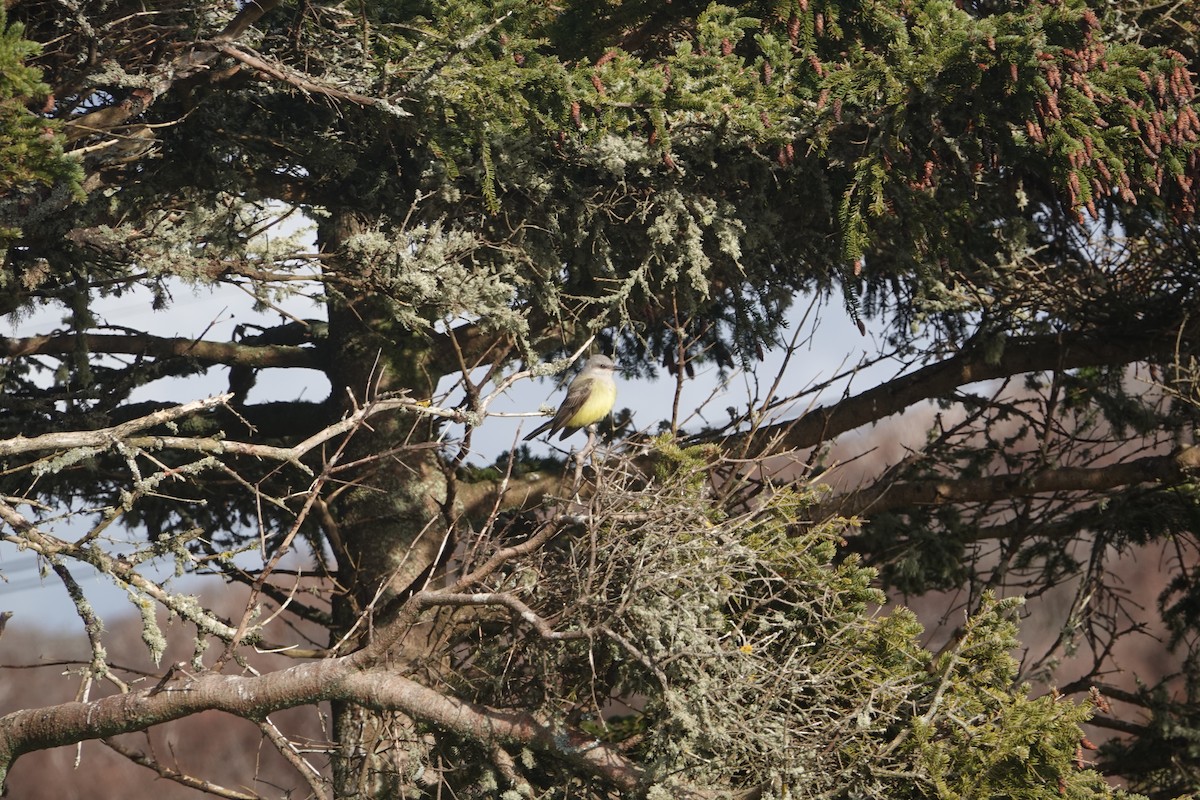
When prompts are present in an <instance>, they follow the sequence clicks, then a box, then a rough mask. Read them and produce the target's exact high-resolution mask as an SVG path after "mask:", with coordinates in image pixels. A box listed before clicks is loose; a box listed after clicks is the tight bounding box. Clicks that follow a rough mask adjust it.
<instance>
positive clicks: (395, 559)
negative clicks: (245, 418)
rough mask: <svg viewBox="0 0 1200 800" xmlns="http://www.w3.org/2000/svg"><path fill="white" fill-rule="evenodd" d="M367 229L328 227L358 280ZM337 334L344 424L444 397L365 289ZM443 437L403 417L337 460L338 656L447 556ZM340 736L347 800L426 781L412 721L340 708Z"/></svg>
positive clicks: (341, 300) (335, 307)
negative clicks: (380, 404)
mask: <svg viewBox="0 0 1200 800" xmlns="http://www.w3.org/2000/svg"><path fill="white" fill-rule="evenodd" d="M360 229H361V223H360V221H359V220H358V219H357V218H356V217H355V216H354V215H353V214H351V213H348V212H342V213H339V214H337V215H336V216H335V217H333V218H332V219H331V220H329V221H328V222H327V223H326V224H325V225H323V226H322V227H321V230H320V236H321V242H320V244H321V248H322V250H323V251H324V252H326V253H329V254H331V255H332V261H331V263H332V264H333V268H334V269H337V270H339V271H341V272H342V273H343V274H356V273H357V272H358V267H359V265H356V264H352V263H345V262H339V259H338V255H337V254H338V253H340V252H344V247H343V246H344V244H345V242H346V240H347V238H348V237H349V236H352V235H354V234H355V233H357V232H359V230H360ZM329 330H330V338H331V351H332V352H334V353H337V354H338V357H337V358H336V359H334V363H333V364H331V365H330V371H329V378H330V383H331V385H332V387H333V390H332V391H333V398H332V400H333V402H331V403H330V407H331V409H333V410H334V413H336V414H339V415H345V414H348V413H351V412H352V411H353V410H354V408H355V406H358V405H361V404H362V403H363V402H364V401H365V400H366V399H367V398H369V397H374V396H377V395H379V394H383V393H388V392H396V391H407V392H409V393H410V395H409V396H410V397H412V398H414V399H416V400H429V399H430V398H431V397H432V396H433V392H434V390H435V388H436V384H437V380H436V377H432V376H430V375H429V374H428V373H427V372H426V365H427V363H428V361H429V358H430V354H429V352H430V351H429V345H428V343H427V342H425V341H422V340H421V339H420V338H419V337H417V336H414V335H413V334H412V333H411V332H409V331H407V330H404V329H402V328H400V327H399V326H398V325H396V323H395V322H394V314H392V313H391V310H390V307H389V301H388V299H387V298H386V297H382V296H379V295H377V294H373V293H371V292H370V291H369V290H363V291H360V292H359V293H357V294H354V295H349V294H346V295H341V296H337V297H334V298H332V299H331V300H330V302H329ZM335 421H336V420H332V419H331V420H330V422H331V423H332V422H335ZM436 435H437V429H436V423H435V422H434V421H432V420H430V419H429V418H424V417H420V416H418V415H415V414H411V413H404V412H397V413H395V414H390V415H386V416H381V417H379V418H376V419H373V420H372V423H371V426H370V429H369V432H368V431H363V432H360V433H359V434H358V435H357V436H353V437H352V438H350V439H349V440H348V441H346V442H345V446H344V449H343V450H342V452H341V453H340V454H339V456H338V457H339V458H340V460H341V461H342V463H344V464H346V465H348V469H347V470H346V472H345V473H343V474H341V475H340V476H339V477H341V478H342V479H343V482H342V483H341V485H340V486H339V487H338V488H337V489H336V490H335V493H334V495H333V496H332V497H331V502H330V504H329V508H330V511H331V515H330V517H329V518H328V520H327V523H326V524H327V527H329V526H335V527H336V531H329V530H327V533H329V534H330V538H331V541H334V542H336V543H337V544H336V545H335V550H337V551H338V552H336V556H337V558H338V582H339V586H340V587H341V590H340V591H339V592H338V593H337V594H335V596H334V601H333V622H334V624H333V628H332V631H331V639H330V646H331V647H338V646H341V647H342V648H343V651H344V649H345V648H346V647H347V646H353V645H354V644H356V643H357V644H361V643H364V642H365V641H367V640H368V637H369V636H370V634H371V629H372V620H371V616H372V614H373V613H374V612H375V611H376V610H377V609H379V608H382V607H383V606H384V605H386V604H387V603H389V602H391V601H393V600H395V599H397V598H398V597H401V596H403V595H404V594H406V593H409V592H411V591H412V590H413V588H414V586H415V585H416V584H418V583H419V581H420V580H421V579H422V577H423V576H426V575H427V574H428V573H429V572H430V571H431V570H432V569H433V567H434V565H435V562H436V561H437V558H438V555H439V553H440V552H441V551H442V548H443V546H444V545H445V537H446V527H445V525H444V524H442V522H441V511H442V503H444V501H445V497H446V479H445V475H444V473H443V472H442V470H441V467H440V464H439V463H438V457H437V454H436V451H435V450H433V449H431V448H429V447H426V446H424V445H426V444H427V443H429V442H433V441H435V439H436ZM416 588H419V586H417V587H416ZM417 638H418V639H420V637H417ZM390 656H391V658H392V659H393V660H394V661H397V662H400V663H403V664H407V665H414V664H418V663H421V662H423V661H425V660H427V659H428V658H429V656H430V653H429V652H428V651H427V649H425V648H424V647H422V643H421V642H420V641H414V639H413V637H404V638H402V639H400V640H399V641H398V643H397V645H396V647H395V648H393V652H392V653H391V654H390ZM333 729H334V738H335V740H336V745H337V749H336V750H335V755H334V759H333V784H334V793H335V796H336V797H338V798H385V797H387V798H390V797H397V796H403V795H404V791H405V788H406V787H408V786H411V778H412V776H413V775H414V774H415V773H417V772H418V771H419V770H418V769H417V768H416V766H415V765H414V763H413V761H414V758H420V750H421V742H422V739H421V737H420V736H419V734H418V733H417V732H416V731H415V730H414V728H413V725H412V721H411V719H409V718H408V717H407V716H405V715H403V714H400V713H394V712H390V711H381V710H380V709H379V708H376V707H368V706H365V705H362V704H359V703H354V702H346V701H335V702H334V703H333Z"/></svg>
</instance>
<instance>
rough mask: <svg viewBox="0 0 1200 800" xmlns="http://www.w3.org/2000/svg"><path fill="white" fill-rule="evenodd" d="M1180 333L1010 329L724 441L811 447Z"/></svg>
mask: <svg viewBox="0 0 1200 800" xmlns="http://www.w3.org/2000/svg"><path fill="white" fill-rule="evenodd" d="M1184 333H1191V331H1185V332H1184ZM1180 337H1181V334H1180V331H1178V330H1171V329H1169V328H1165V327H1160V328H1157V329H1155V330H1152V331H1141V332H1138V331H1123V332H1121V333H1120V335H1115V334H1114V332H1113V331H1100V332H1086V333H1064V334H1058V335H1047V336H1027V337H1014V338H1012V339H1009V340H1008V341H1007V342H1006V343H1005V345H1004V351H1003V352H1002V353H1001V354H1000V356H999V357H998V358H995V357H992V354H991V353H989V352H987V351H985V349H984V348H980V347H969V346H968V347H967V348H964V349H963V350H962V351H960V352H959V353H956V354H955V355H953V356H951V357H950V358H947V359H945V360H943V361H940V362H938V363H936V364H930V365H929V366H927V367H923V368H921V369H919V370H917V371H916V372H913V373H910V374H908V375H903V376H901V377H899V378H896V379H895V380H891V381H888V382H886V383H883V384H880V385H879V386H876V387H873V388H871V389H868V390H867V391H865V392H862V393H860V394H857V395H855V396H853V397H849V398H846V399H845V400H842V401H840V402H837V403H834V404H832V405H829V406H824V407H821V408H817V409H814V410H813V411H811V412H809V413H808V414H806V415H804V416H803V417H801V418H800V419H798V420H790V421H787V422H781V423H778V424H775V425H765V426H763V427H761V428H759V429H757V430H756V431H754V432H753V433H746V434H738V435H734V436H729V437H726V438H725V446H726V447H727V448H729V449H731V450H735V451H739V452H741V451H743V448H744V452H746V453H749V454H755V453H759V454H763V451H764V450H766V449H767V448H770V449H771V451H772V452H779V451H781V450H798V449H803V448H806V447H813V446H815V445H817V444H820V443H821V442H825V441H829V440H830V439H833V438H835V437H836V436H838V435H840V434H842V433H845V432H847V431H851V430H854V429H855V428H858V427H861V426H863V425H867V424H869V423H872V422H879V421H880V420H883V419H886V418H887V417H890V416H891V415H892V414H898V413H899V412H901V411H903V410H905V409H906V408H909V407H910V406H913V405H915V404H917V403H919V402H921V401H924V400H931V399H933V398H936V397H941V396H943V395H945V394H946V393H948V392H950V391H951V390H953V389H955V388H957V387H959V386H963V385H965V384H969V383H976V382H978V381H987V380H994V379H996V378H1006V377H1010V376H1012V375H1020V374H1022V373H1027V372H1041V371H1045V370H1056V369H1057V370H1063V369H1078V368H1080V367H1094V366H1102V365H1112V364H1127V363H1130V362H1133V361H1139V360H1145V359H1148V358H1169V357H1171V356H1172V355H1173V354H1174V353H1175V352H1176V349H1177V347H1178V346H1179V344H1180V341H1181V338H1180ZM777 437H778V439H777ZM711 438H713V437H712V436H708V437H706V439H711Z"/></svg>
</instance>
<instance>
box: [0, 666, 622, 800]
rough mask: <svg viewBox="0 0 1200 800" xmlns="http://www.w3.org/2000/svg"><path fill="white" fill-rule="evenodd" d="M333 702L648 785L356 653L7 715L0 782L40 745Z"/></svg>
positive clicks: (540, 727)
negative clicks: (202, 716) (201, 717)
mask: <svg viewBox="0 0 1200 800" xmlns="http://www.w3.org/2000/svg"><path fill="white" fill-rule="evenodd" d="M328 700H340V701H346V702H353V703H357V704H361V705H364V706H368V707H371V708H375V709H380V710H393V711H400V712H402V713H405V714H407V715H410V716H412V717H414V718H416V719H420V720H423V721H425V722H427V723H429V724H432V725H435V726H437V727H440V728H442V729H444V730H447V731H450V732H452V733H454V734H456V735H458V736H462V737H464V738H468V739H471V740H474V741H477V742H481V743H483V744H497V743H499V744H515V745H521V746H525V747H529V748H531V749H534V750H537V751H540V752H542V753H543V754H545V755H548V756H550V757H553V758H556V759H561V760H563V761H566V762H568V763H570V764H572V765H573V766H575V767H576V768H580V769H583V770H585V771H586V772H587V773H589V774H591V775H593V776H595V777H597V778H599V779H601V780H604V781H605V782H607V783H609V784H610V785H612V786H613V788H614V789H616V790H618V791H621V792H624V793H637V792H638V791H640V790H642V789H644V783H645V781H646V775H645V773H644V771H643V770H642V769H641V768H640V767H638V766H637V765H636V764H634V763H633V762H632V761H630V760H629V759H628V758H626V757H625V756H623V755H621V754H620V753H619V752H617V750H616V749H615V748H613V747H611V746H609V745H607V744H605V743H603V742H600V741H598V740H596V739H595V738H594V737H592V736H588V735H586V734H584V733H583V732H581V731H578V730H575V729H572V728H569V727H567V726H565V725H561V724H557V723H554V722H548V721H544V720H541V719H538V718H537V717H535V716H534V715H532V714H527V713H521V712H516V711H507V710H501V709H494V708H489V707H487V706H483V705H479V704H476V703H469V702H467V701H464V700H459V699H457V698H454V697H449V696H447V695H444V694H441V693H439V692H436V691H434V690H432V689H429V688H428V687H425V686H422V685H421V684H419V683H417V682H415V681H413V680H410V679H408V678H405V677H403V676H401V675H398V674H396V673H395V672H394V671H391V670H388V669H363V668H362V665H361V663H360V659H359V658H358V657H357V656H346V657H343V658H334V659H326V660H323V661H316V662H311V663H306V664H300V665H297V666H295V667H291V668H288V669H285V670H280V671H278V672H272V673H269V674H266V675H262V676H257V677H243V676H231V675H220V674H206V675H200V676H197V677H189V678H184V679H182V680H179V681H177V682H170V683H167V684H166V685H165V686H163V687H161V688H158V689H146V690H143V691H140V692H134V693H130V694H120V695H115V696H112V697H105V698H101V699H99V700H93V701H91V702H88V703H80V702H72V703H62V704H59V705H55V706H48V707H45V708H36V709H25V710H21V711H15V712H13V713H11V714H7V715H5V716H3V717H0V779H2V778H3V775H4V773H6V772H7V770H8V768H9V767H11V765H12V763H13V762H14V761H15V760H16V759H17V758H18V757H19V756H21V755H23V754H25V753H28V752H32V751H34V750H42V749H46V748H50V747H59V746H62V745H68V744H74V743H76V742H81V741H84V740H86V739H105V738H109V737H112V736H116V735H119V734H122V733H129V732H132V731H138V730H143V729H145V728H148V727H151V726H153V725H159V724H162V723H164V722H169V721H171V720H175V719H180V718H182V717H185V716H189V715H192V714H197V713H199V712H202V711H224V712H226V713H229V714H233V715H235V716H239V717H243V718H246V719H251V720H261V719H263V718H265V717H266V716H267V715H268V714H270V713H272V712H275V711H279V710H282V709H285V708H293V707H295V706H301V705H311V704H314V703H319V702H323V701H328Z"/></svg>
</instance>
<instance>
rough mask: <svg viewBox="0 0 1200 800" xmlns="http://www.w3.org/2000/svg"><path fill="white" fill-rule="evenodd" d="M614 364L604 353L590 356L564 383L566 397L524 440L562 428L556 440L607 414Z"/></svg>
mask: <svg viewBox="0 0 1200 800" xmlns="http://www.w3.org/2000/svg"><path fill="white" fill-rule="evenodd" d="M616 369H617V365H616V364H614V363H613V360H612V359H611V358H609V357H608V356H592V357H591V358H589V359H588V362H587V366H585V367H584V368H583V372H580V373H579V374H578V375H576V376H575V380H573V381H571V385H570V386H568V387H567V397H566V399H565V400H563V403H562V405H561V406H559V407H558V411H557V412H556V413H555V414H554V416H553V417H552V418H551V419H549V420H547V421H546V422H543V423H542V424H541V425H539V426H537V428H535V429H534V430H533V431H531V432H530V434H529V435H528V436H526V437H525V441H529V440H530V439H532V438H533V437H535V436H537V435H538V434H539V433H545V432H546V431H550V433H551V434H553V433H554V432H555V431H557V430H561V431H562V435H561V436H559V437H558V438H559V441H561V440H563V439H566V438H567V437H568V436H570V435H571V434H572V433H574V432H575V431H577V430H579V429H580V428H586V427H587V426H588V425H592V424H594V423H596V422H599V421H600V420H602V419H604V418H605V417H607V416H608V415H609V414H610V413H611V412H612V409H613V404H614V403H616V402H617V383H616V381H614V380H613V372H614V371H616Z"/></svg>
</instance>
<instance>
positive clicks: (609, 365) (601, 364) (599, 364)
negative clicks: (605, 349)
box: [585, 355, 617, 372]
mask: <svg viewBox="0 0 1200 800" xmlns="http://www.w3.org/2000/svg"><path fill="white" fill-rule="evenodd" d="M616 368H617V365H616V364H614V363H613V360H612V359H611V358H609V357H608V356H606V355H594V356H592V357H591V358H589V359H588V362H587V367H585V369H602V370H605V371H607V372H612V371H613V370H615V369H616Z"/></svg>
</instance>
